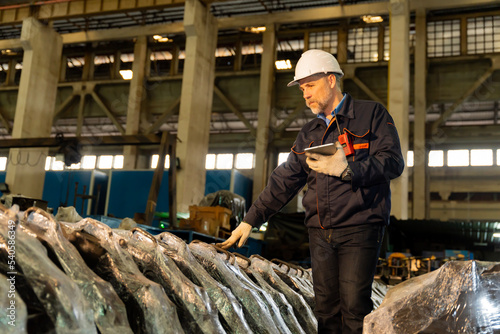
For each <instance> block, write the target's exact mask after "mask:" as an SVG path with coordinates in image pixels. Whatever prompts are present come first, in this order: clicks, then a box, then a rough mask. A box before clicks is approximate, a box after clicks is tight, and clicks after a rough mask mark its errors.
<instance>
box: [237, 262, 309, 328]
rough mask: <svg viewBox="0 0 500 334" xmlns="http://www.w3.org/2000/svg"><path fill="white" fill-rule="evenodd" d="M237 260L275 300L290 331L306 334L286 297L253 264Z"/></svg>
mask: <svg viewBox="0 0 500 334" xmlns="http://www.w3.org/2000/svg"><path fill="white" fill-rule="evenodd" d="M236 260H237V261H238V264H239V265H240V267H242V268H244V271H245V273H246V274H247V275H248V276H249V277H250V278H251V279H253V280H254V281H255V282H256V283H257V284H258V285H259V286H260V287H261V288H262V289H263V290H264V291H265V293H267V294H268V295H269V296H270V297H271V298H272V299H273V300H274V302H275V303H276V305H277V306H278V309H279V312H280V314H281V316H282V317H283V320H284V321H285V323H286V325H287V327H288V328H289V329H290V331H291V332H292V333H294V334H306V332H305V331H304V329H303V328H302V326H301V325H300V323H299V321H298V320H297V317H296V316H295V314H294V311H293V307H292V305H290V303H289V302H288V301H287V300H286V297H285V296H284V295H283V294H282V293H281V292H279V291H277V290H276V289H274V288H273V287H272V286H270V285H269V283H267V282H266V280H265V279H264V278H263V277H262V275H261V274H260V273H259V272H258V271H257V270H255V268H254V267H252V266H251V262H247V261H246V260H242V258H241V257H237V258H236Z"/></svg>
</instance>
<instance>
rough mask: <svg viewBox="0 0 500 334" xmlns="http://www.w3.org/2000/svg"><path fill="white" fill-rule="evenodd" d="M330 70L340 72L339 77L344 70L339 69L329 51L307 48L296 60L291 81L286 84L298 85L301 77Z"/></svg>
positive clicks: (337, 63)
mask: <svg viewBox="0 0 500 334" xmlns="http://www.w3.org/2000/svg"><path fill="white" fill-rule="evenodd" d="M331 72H333V73H337V74H340V77H342V76H343V75H344V72H342V70H341V69H340V66H339V62H338V61H337V59H335V57H334V56H333V55H332V54H331V53H328V52H326V51H323V50H314V49H313V50H308V51H306V52H304V53H303V54H302V56H301V57H300V59H299V61H298V62H297V66H295V76H294V77H293V81H290V82H289V83H288V85H287V86H288V87H290V86H293V85H298V83H299V81H300V80H301V79H304V78H307V77H308V76H310V75H313V74H317V73H325V74H326V73H331Z"/></svg>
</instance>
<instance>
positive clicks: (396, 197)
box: [388, 0, 410, 219]
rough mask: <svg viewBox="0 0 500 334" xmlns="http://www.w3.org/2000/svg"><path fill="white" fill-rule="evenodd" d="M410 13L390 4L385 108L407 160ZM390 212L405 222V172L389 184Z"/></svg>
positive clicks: (396, 2)
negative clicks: (391, 118)
mask: <svg viewBox="0 0 500 334" xmlns="http://www.w3.org/2000/svg"><path fill="white" fill-rule="evenodd" d="M409 26H410V11H409V6H408V0H390V27H389V29H390V36H391V41H390V60H389V87H388V89H389V92H388V107H389V112H390V113H391V115H392V117H393V118H394V122H395V123H396V127H397V129H398V132H399V138H400V140H401V149H402V152H403V157H404V158H405V160H406V156H407V153H408V141H409V120H408V109H409V104H410V52H409ZM391 190H392V211H391V215H394V216H395V217H396V218H398V219H407V218H408V171H407V168H405V170H404V172H403V175H401V176H400V177H399V178H397V179H396V180H394V181H392V183H391Z"/></svg>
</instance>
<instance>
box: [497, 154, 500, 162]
mask: <svg viewBox="0 0 500 334" xmlns="http://www.w3.org/2000/svg"><path fill="white" fill-rule="evenodd" d="M497 166H500V150H497Z"/></svg>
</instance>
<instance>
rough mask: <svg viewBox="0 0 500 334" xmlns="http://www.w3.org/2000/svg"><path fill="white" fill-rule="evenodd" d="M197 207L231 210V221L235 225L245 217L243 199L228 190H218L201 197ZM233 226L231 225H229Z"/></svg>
mask: <svg viewBox="0 0 500 334" xmlns="http://www.w3.org/2000/svg"><path fill="white" fill-rule="evenodd" d="M198 205H199V206H222V207H223V208H228V209H230V210H231V220H234V223H235V224H236V225H237V224H239V223H240V222H241V220H242V219H243V217H244V216H245V211H246V203H245V198H244V197H242V196H240V195H237V194H235V193H233V192H230V191H229V190H219V191H217V192H214V193H211V194H208V195H206V196H205V197H203V199H202V200H201V201H200V203H199V204H198ZM231 225H233V224H231Z"/></svg>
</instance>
